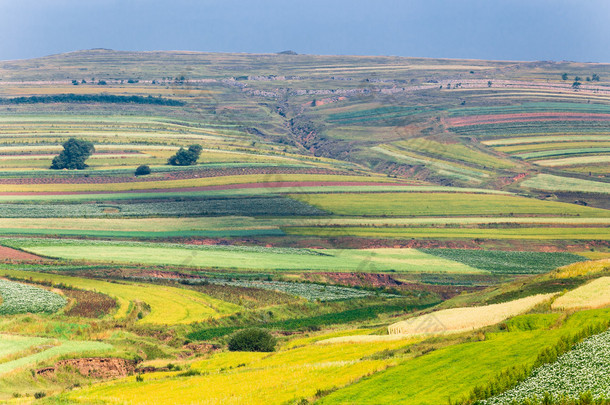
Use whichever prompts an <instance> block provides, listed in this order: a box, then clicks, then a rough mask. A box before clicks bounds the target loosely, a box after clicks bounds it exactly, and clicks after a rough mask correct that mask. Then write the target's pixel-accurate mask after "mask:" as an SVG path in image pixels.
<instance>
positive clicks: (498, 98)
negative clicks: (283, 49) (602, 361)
mask: <svg viewBox="0 0 610 405" xmlns="http://www.w3.org/2000/svg"><path fill="white" fill-rule="evenodd" d="M185 66H188V67H189V69H187V70H185ZM564 72H567V73H568V74H569V75H570V77H573V76H575V75H580V76H582V77H590V78H591V77H594V76H592V75H593V74H595V75H596V76H597V78H598V79H600V77H601V79H600V80H599V81H598V80H589V81H587V82H583V84H582V86H581V87H580V88H579V89H578V90H575V89H573V88H572V87H571V83H568V82H566V81H564V80H563V79H562V74H563V73H564ZM187 76H188V77H187ZM0 77H1V78H2V81H1V82H0V261H1V263H0V277H6V278H7V279H6V280H4V279H3V280H0V295H1V296H2V303H1V304H0V313H2V316H0V334H1V337H2V339H0V374H1V376H0V377H1V378H0V402H4V401H14V402H16V403H21V402H23V403H29V402H32V401H33V400H34V398H38V399H37V401H39V402H40V403H66V404H68V403H97V402H99V403H106V402H113V403H115V402H116V403H125V404H138V403H141V404H145V403H150V401H151V400H153V399H154V402H155V403H160V404H164V403H167V404H170V403H171V404H173V403H184V402H193V403H196V402H197V403H198V402H201V403H222V404H225V403H301V404H304V403H312V402H316V403H394V402H398V403H409V404H414V405H424V404H439V403H448V402H449V401H453V402H451V403H455V401H458V403H462V404H465V403H468V401H467V400H466V399H464V398H475V399H477V400H485V399H489V398H490V397H492V396H493V395H496V394H500V393H501V392H500V391H506V390H509V389H511V388H513V387H514V386H515V385H516V383H517V382H518V381H517V380H519V381H523V380H526V379H527V378H529V377H530V376H532V375H533V374H532V373H533V370H534V369H535V368H537V367H539V366H542V365H543V364H547V363H552V362H553V361H555V360H556V359H557V358H558V356H560V355H561V354H563V353H564V352H566V351H567V350H569V349H570V348H571V347H572V344H573V343H577V342H579V341H581V340H583V339H585V338H587V337H589V336H591V335H593V334H596V333H600V332H602V329H604V328H607V327H608V325H610V323H608V319H609V318H608V309H607V305H608V304H609V303H608V302H606V300H604V299H603V297H605V296H606V295H608V294H607V291H606V288H605V286H606V284H607V278H608V268H607V263H606V262H607V259H604V258H605V257H607V255H608V254H609V252H610V250H609V249H610V247H609V245H608V243H609V238H608V237H609V229H610V228H609V226H610V214H609V212H610V211H609V208H610V206H608V203H607V194H608V187H607V185H608V179H607V176H608V174H609V173H608V165H607V160H608V156H610V87H609V86H610V82H609V81H608V78H610V66H608V65H603V64H595V65H592V64H577V63H568V62H562V63H547V62H536V63H529V62H523V63H521V62H486V61H474V60H472V61H457V60H451V61H449V60H430V59H416V58H397V57H347V56H311V55H283V54H282V55H275V54H274V55H271V54H269V55H255V56H253V55H246V54H209V53H188V52H151V53H142V54H140V53H133V52H114V51H108V50H91V51H82V52H74V53H70V54H65V55H53V56H49V57H46V58H41V59H38V60H30V61H28V60H23V61H5V62H3V63H1V64H0ZM92 77H95V78H96V80H92V79H91V78H92ZM73 80H74V82H73ZM101 81H103V82H104V83H106V84H101ZM74 83H75V84H74ZM71 138H77V139H81V140H87V141H90V142H92V144H93V145H94V148H95V151H94V152H93V154H92V155H91V156H90V157H89V158H88V159H87V160H86V164H87V165H88V167H86V168H85V169H83V170H52V169H50V168H49V167H50V165H51V162H52V160H53V158H54V157H55V156H57V155H58V154H59V153H60V152H61V151H62V143H63V142H65V141H67V140H69V139H71ZM191 145H199V146H200V147H201V154H200V156H199V158H198V161H197V162H196V163H195V164H193V165H188V166H172V165H170V164H168V159H169V158H170V157H171V156H173V155H174V154H175V153H177V152H178V151H179V150H180V148H188V147H189V146H191ZM141 165H147V166H149V169H150V174H142V175H138V176H136V174H135V172H136V168H138V167H139V166H141ZM588 258H589V259H601V260H600V261H598V262H591V261H589V262H587V261H585V260H586V259H588ZM561 266H565V267H561ZM556 268H559V269H558V270H554V269H556ZM564 290H565V291H564ZM557 295H559V296H557ZM588 308H597V309H594V310H588ZM431 314H433V315H434V317H431V316H430V315H431ZM455 314H458V315H455ZM431 318H432V320H433V321H434V319H436V321H437V324H436V326H437V327H438V323H442V324H443V325H444V326H443V328H444V329H443V331H447V330H451V332H452V333H446V334H437V333H436V332H439V331H438V330H437V329H438V328H437V329H434V327H435V326H434V324H433V325H427V326H428V327H429V328H428V329H426V331H427V332H431V333H432V332H434V333H433V334H434V335H435V336H432V337H430V336H428V335H426V334H422V333H418V331H419V332H421V330H415V329H418V328H415V329H413V325H416V326H418V327H419V326H421V324H422V322H423V323H426V321H428V320H430V319H431ZM397 322H398V323H399V325H395V324H396V323H397ZM391 325H395V326H394V327H392V326H391ZM252 326H254V327H257V328H261V329H265V330H267V331H268V332H269V333H270V334H271V335H272V336H273V338H275V339H276V340H277V342H276V350H275V351H272V352H269V353H257V352H231V351H228V343H229V341H230V340H231V339H232V337H233V336H234V334H235V333H237V332H239V331H241V330H243V329H246V328H248V327H252ZM388 327H389V328H390V332H391V333H393V332H396V331H402V332H404V333H403V334H394V333H393V334H388ZM419 329H421V328H419ZM415 335H417V336H415ZM524 341H527V342H528V344H527V345H524V344H523V342H524ZM566 342H569V344H568V343H566ZM90 357H94V358H103V361H102V360H101V359H98V360H99V361H100V362H101V363H104V362H105V361H107V362H108V363H112V362H113V361H116V362H119V363H120V362H124V363H121V364H127V365H128V366H125V367H126V368H125V369H124V370H123V369H121V370H118V368H114V369H112V370H105V371H108V374H106V375H105V376H103V377H95V376H93V375H90V374H88V372H81V371H82V370H80V369H78V367H76V368H70V367H68V368H66V367H63V368H62V367H59V368H56V367H55V366H56V364H57V362H58V361H59V360H60V359H81V360H82V358H90ZM106 357H108V358H109V359H106ZM98 360H96V361H98ZM561 364H563V363H561ZM102 368H103V367H102ZM119 368H120V367H119ZM40 370H47V371H44V372H41V373H37V371H40ZM592 372H595V371H592ZM45 373H49V374H45ZM532 378H535V377H532ZM100 380H105V381H100ZM526 381H527V380H526ZM492 394H493V395H492ZM45 396H46V397H47V398H46V399H43V397H45ZM151 398H153V399H151ZM463 399H464V400H463ZM460 401H462V402H460Z"/></svg>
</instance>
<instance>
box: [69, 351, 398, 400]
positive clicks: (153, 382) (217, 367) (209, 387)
mask: <svg viewBox="0 0 610 405" xmlns="http://www.w3.org/2000/svg"><path fill="white" fill-rule="evenodd" d="M403 346H406V343H405V342H404V341H402V342H401V341H396V342H387V343H384V344H380V343H377V342H375V343H368V344H355V345H354V344H329V345H310V346H305V347H299V348H296V349H290V350H281V351H279V352H276V353H239V352H223V353H217V354H214V355H213V356H212V357H211V358H210V359H207V360H203V361H200V362H197V363H194V364H193V365H192V368H193V369H195V370H198V371H200V372H201V373H202V375H200V376H194V377H189V378H184V377H179V376H177V375H175V374H174V375H166V376H165V377H164V378H156V377H154V376H153V375H151V376H148V375H145V376H144V381H143V382H136V381H135V378H134V377H130V378H126V379H122V380H119V381H113V382H109V383H105V384H100V385H95V386H91V387H87V388H83V389H81V390H74V391H72V392H70V393H69V394H66V397H67V398H68V399H70V400H76V401H82V402H83V403H91V402H93V401H95V400H104V401H108V402H110V403H129V404H176V403H181V404H282V403H293V402H296V401H299V400H300V399H303V398H306V399H312V398H313V397H314V396H315V394H316V392H317V391H318V390H328V389H333V388H338V387H342V386H345V385H348V384H350V383H352V382H355V381H357V380H359V379H360V378H362V377H364V376H367V375H370V374H372V373H374V372H377V371H381V370H383V369H385V368H387V367H388V366H390V365H392V364H394V363H395V361H396V360H394V359H391V358H390V359H380V360H374V359H370V358H367V356H371V355H372V354H374V353H377V352H380V351H382V350H385V349H388V350H391V349H395V348H399V347H403Z"/></svg>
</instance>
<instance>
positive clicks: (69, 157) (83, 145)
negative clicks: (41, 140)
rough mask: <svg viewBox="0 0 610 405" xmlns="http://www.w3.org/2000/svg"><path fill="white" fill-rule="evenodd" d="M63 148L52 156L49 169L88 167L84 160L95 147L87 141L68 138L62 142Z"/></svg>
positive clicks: (80, 168)
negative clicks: (56, 154)
mask: <svg viewBox="0 0 610 405" xmlns="http://www.w3.org/2000/svg"><path fill="white" fill-rule="evenodd" d="M63 147H64V150H63V151H62V152H61V153H60V154H59V155H58V156H55V158H53V162H52V163H51V169H56V170H60V169H76V170H83V169H84V168H86V167H88V166H87V165H86V164H85V160H87V158H88V157H89V156H91V154H92V153H93V152H94V151H95V147H94V146H93V144H92V143H91V142H89V141H83V140H82V139H75V138H70V139H68V140H67V141H66V142H64V144H63Z"/></svg>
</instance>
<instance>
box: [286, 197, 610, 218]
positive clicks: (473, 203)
mask: <svg viewBox="0 0 610 405" xmlns="http://www.w3.org/2000/svg"><path fill="white" fill-rule="evenodd" d="M291 197H292V198H294V199H296V200H298V201H302V202H306V203H307V204H310V205H313V206H315V207H318V208H320V209H322V210H325V211H329V212H332V213H333V214H336V215H354V216H356V215H372V216H382V215H388V216H409V215H413V216H438V215H446V216H457V215H504V216H512V215H558V216H583V217H607V216H609V215H610V214H608V212H607V211H606V210H601V209H595V208H589V207H579V206H576V205H573V204H564V203H557V202H549V201H539V200H532V199H529V198H523V197H514V196H496V195H478V196H476V198H475V197H473V196H472V195H471V194H448V193H437V194H434V195H432V196H431V195H430V194H424V193H409V194H399V193H396V194H394V193H393V194H388V193H380V194H348V195H344V196H342V198H340V199H337V198H334V197H333V196H330V195H324V194H308V195H297V194H295V195H292V196H291ZM432 197H433V198H432Z"/></svg>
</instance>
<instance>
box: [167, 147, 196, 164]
mask: <svg viewBox="0 0 610 405" xmlns="http://www.w3.org/2000/svg"><path fill="white" fill-rule="evenodd" d="M202 149H203V148H202V147H201V145H191V146H189V148H188V149H184V148H180V150H178V152H176V154H175V155H174V156H172V157H170V158H169V159H168V160H167V163H168V164H170V165H172V166H191V165H194V164H195V163H197V159H199V155H200V154H201V150H202Z"/></svg>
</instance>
